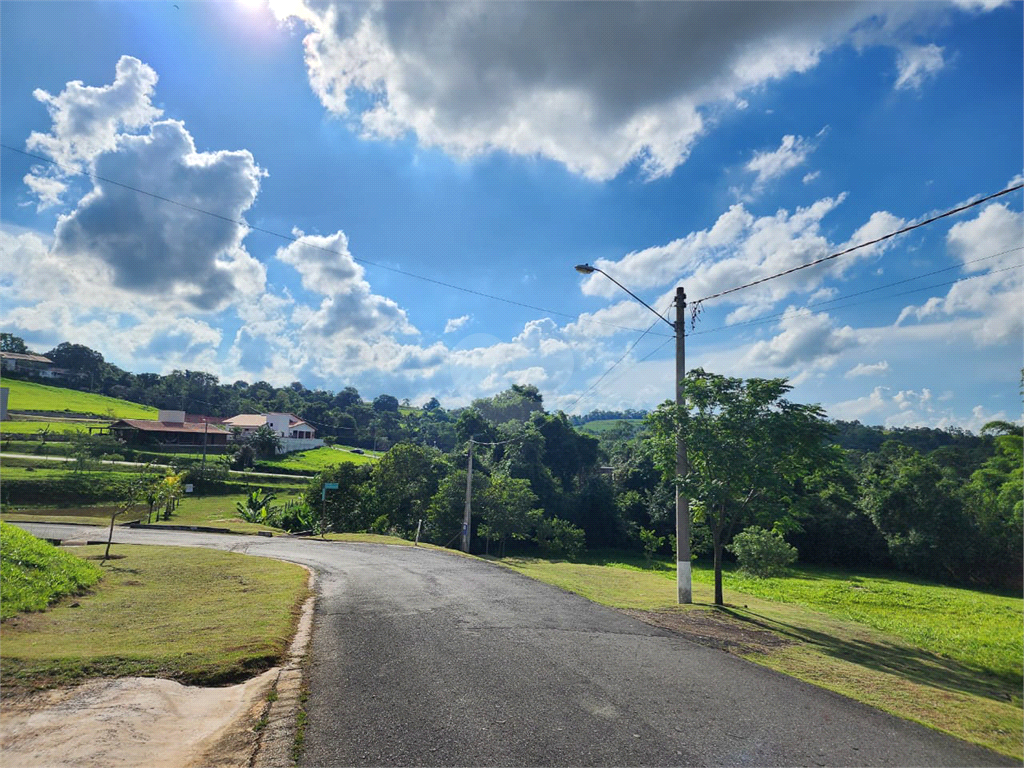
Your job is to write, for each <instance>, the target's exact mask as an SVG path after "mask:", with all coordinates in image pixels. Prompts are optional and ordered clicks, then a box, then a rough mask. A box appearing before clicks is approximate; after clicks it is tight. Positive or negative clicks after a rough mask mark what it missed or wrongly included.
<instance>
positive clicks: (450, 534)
mask: <svg viewBox="0 0 1024 768" xmlns="http://www.w3.org/2000/svg"><path fill="white" fill-rule="evenodd" d="M489 483H490V478H489V477H488V476H487V475H486V474H484V473H483V472H482V471H480V468H479V467H475V468H474V471H473V493H474V495H475V497H476V500H475V501H474V504H473V506H474V508H475V509H477V510H479V507H480V500H479V499H480V494H481V492H483V491H484V489H486V488H487V486H488V484H489ZM465 510H466V470H465V469H464V468H460V469H456V470H454V471H452V472H449V473H448V474H446V475H445V476H444V477H443V478H441V480H440V482H439V483H438V484H437V491H436V492H435V493H434V495H433V496H432V497H431V498H430V504H429V506H428V507H427V517H426V524H425V526H424V529H423V538H424V539H425V540H426V541H429V542H432V543H434V544H441V545H446V544H450V543H451V542H452V541H453V539H455V538H456V537H457V536H458V534H459V533H460V532H461V530H462V518H463V515H464V514H465ZM480 535H481V536H482V535H484V534H483V533H480Z"/></svg>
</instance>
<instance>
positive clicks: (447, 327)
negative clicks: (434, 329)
mask: <svg viewBox="0 0 1024 768" xmlns="http://www.w3.org/2000/svg"><path fill="white" fill-rule="evenodd" d="M468 322H469V315H462V316H461V317H453V318H451V319H450V320H449V321H448V322H447V323H445V324H444V332H445V333H453V332H454V331H457V330H459V329H460V328H461V327H462V326H464V325H465V324H466V323H468Z"/></svg>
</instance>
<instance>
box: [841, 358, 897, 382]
mask: <svg viewBox="0 0 1024 768" xmlns="http://www.w3.org/2000/svg"><path fill="white" fill-rule="evenodd" d="M888 370H889V363H888V362H887V361H885V360H882V361H880V362H877V363H870V364H869V363H857V365H855V366H853V368H851V369H850V370H848V371H847V372H846V373H844V374H843V378H846V379H854V378H857V377H858V376H875V375H876V374H879V373H884V372H885V371H888Z"/></svg>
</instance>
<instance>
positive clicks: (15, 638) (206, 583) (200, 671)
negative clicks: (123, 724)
mask: <svg viewBox="0 0 1024 768" xmlns="http://www.w3.org/2000/svg"><path fill="white" fill-rule="evenodd" d="M76 552H78V553H79V555H80V557H84V558H89V559H96V558H99V557H102V547H100V546H89V547H81V548H77V549H76ZM103 571H104V573H105V574H106V575H105V577H104V579H103V581H102V582H100V583H99V584H98V585H97V586H96V587H95V588H94V589H93V591H92V592H91V593H90V594H87V595H84V596H82V597H80V598H78V600H77V603H78V605H77V606H76V607H72V606H70V605H66V604H60V605H57V606H55V607H53V608H52V609H51V610H49V611H47V612H46V613H41V614H23V615H20V616H18V617H16V618H15V619H11V620H8V621H5V622H4V623H3V624H2V625H0V637H2V641H3V649H4V652H3V656H2V658H0V671H2V673H3V685H4V687H9V686H22V687H26V686H31V687H36V686H49V685H56V684H63V683H68V682H73V681H76V680H80V679H82V678H85V677H92V676H123V675H142V676H153V677H156V676H159V677H167V678H171V679H174V680H178V681H180V682H183V683H190V684H196V685H222V684H226V683H232V682H237V681H239V680H243V679H245V678H248V677H250V676H251V675H253V674H255V673H257V672H260V671H262V670H264V669H267V668H269V667H271V666H273V665H274V664H276V663H278V662H279V660H280V659H281V657H282V655H283V654H284V653H285V651H286V650H287V644H288V641H289V639H290V637H291V635H292V633H293V631H294V628H295V623H296V621H297V618H298V610H299V608H300V606H301V605H302V602H303V600H304V599H305V597H306V592H307V588H306V579H307V575H306V571H305V570H304V569H303V568H301V567H299V566H297V565H293V564H291V563H284V562H280V561H277V560H270V559H267V558H262V557H259V558H258V557H249V556H246V555H238V554H233V553H227V552H217V551H213V550H204V549H183V548H181V547H155V546H133V545H121V546H119V547H118V558H117V559H114V560H111V561H110V562H108V563H107V564H106V565H104V567H103ZM183 594H186V595H188V596H189V599H188V600H182V599H181V596H182V595H183ZM5 602H6V589H5Z"/></svg>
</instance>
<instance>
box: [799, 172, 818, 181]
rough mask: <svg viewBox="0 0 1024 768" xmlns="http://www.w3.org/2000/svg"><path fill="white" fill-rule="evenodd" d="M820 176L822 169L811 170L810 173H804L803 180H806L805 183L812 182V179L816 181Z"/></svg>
mask: <svg viewBox="0 0 1024 768" xmlns="http://www.w3.org/2000/svg"><path fill="white" fill-rule="evenodd" d="M819 176H821V171H811V172H810V173H805V174H804V178H803V182H804V184H810V183H811V182H812V181H814V180H815V179H816V178H818V177H819Z"/></svg>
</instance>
